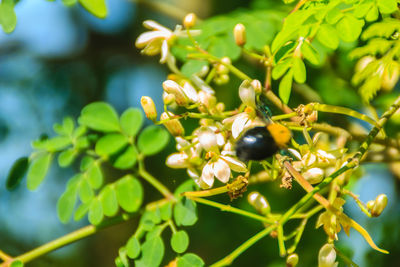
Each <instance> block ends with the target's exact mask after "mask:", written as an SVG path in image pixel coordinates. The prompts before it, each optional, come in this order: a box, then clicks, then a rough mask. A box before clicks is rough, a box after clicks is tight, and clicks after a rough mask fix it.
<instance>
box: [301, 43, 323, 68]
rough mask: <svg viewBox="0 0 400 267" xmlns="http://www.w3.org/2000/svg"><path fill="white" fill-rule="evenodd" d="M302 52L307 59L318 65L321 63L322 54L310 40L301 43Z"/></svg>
mask: <svg viewBox="0 0 400 267" xmlns="http://www.w3.org/2000/svg"><path fill="white" fill-rule="evenodd" d="M301 53H302V54H303V56H304V58H305V59H307V60H308V61H309V62H310V63H311V64H314V65H318V64H320V56H319V53H318V51H317V50H315V48H314V47H312V46H311V44H309V43H308V42H306V41H305V42H303V44H302V45H301Z"/></svg>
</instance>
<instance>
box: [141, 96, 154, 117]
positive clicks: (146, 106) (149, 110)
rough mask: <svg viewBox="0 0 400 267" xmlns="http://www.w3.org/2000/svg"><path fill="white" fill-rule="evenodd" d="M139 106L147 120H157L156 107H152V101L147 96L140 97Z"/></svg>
mask: <svg viewBox="0 0 400 267" xmlns="http://www.w3.org/2000/svg"><path fill="white" fill-rule="evenodd" d="M140 104H141V105H142V108H143V110H144V113H145V114H146V117H147V118H148V119H149V120H152V121H155V120H156V119H157V110H156V105H154V102H153V99H151V97H149V96H142V98H141V99H140Z"/></svg>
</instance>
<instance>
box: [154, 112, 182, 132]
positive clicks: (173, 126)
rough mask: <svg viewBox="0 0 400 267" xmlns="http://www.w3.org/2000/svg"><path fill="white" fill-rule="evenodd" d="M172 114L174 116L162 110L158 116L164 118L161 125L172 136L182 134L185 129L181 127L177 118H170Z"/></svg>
mask: <svg viewBox="0 0 400 267" xmlns="http://www.w3.org/2000/svg"><path fill="white" fill-rule="evenodd" d="M172 116H174V114H173V113H172V112H169V115H168V114H167V113H166V112H163V113H162V114H161V116H160V119H161V120H166V121H165V122H164V123H163V125H164V126H165V128H167V130H168V131H169V132H170V133H171V134H172V135H173V136H182V135H184V134H185V129H184V128H183V126H182V124H181V122H180V121H179V120H178V119H170V117H172Z"/></svg>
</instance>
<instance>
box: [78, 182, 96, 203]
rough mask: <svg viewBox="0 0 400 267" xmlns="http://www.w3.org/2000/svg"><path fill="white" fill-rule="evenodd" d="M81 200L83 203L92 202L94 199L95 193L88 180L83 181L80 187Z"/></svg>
mask: <svg viewBox="0 0 400 267" xmlns="http://www.w3.org/2000/svg"><path fill="white" fill-rule="evenodd" d="M78 193H79V198H80V199H81V201H82V202H83V203H87V202H90V201H91V200H92V199H93V197H94V192H93V189H92V187H91V186H90V184H89V182H88V181H87V180H86V179H81V181H80V182H79V187H78Z"/></svg>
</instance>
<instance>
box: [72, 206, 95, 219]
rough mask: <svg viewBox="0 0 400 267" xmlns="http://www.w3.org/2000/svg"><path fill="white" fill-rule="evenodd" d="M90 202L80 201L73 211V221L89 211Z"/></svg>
mask: <svg viewBox="0 0 400 267" xmlns="http://www.w3.org/2000/svg"><path fill="white" fill-rule="evenodd" d="M90 204H91V203H90V202H88V203H82V204H81V205H80V206H79V207H78V208H77V209H76V211H75V214H74V220H75V221H80V220H81V219H82V218H83V217H84V216H85V215H86V213H88V211H89V207H90Z"/></svg>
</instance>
